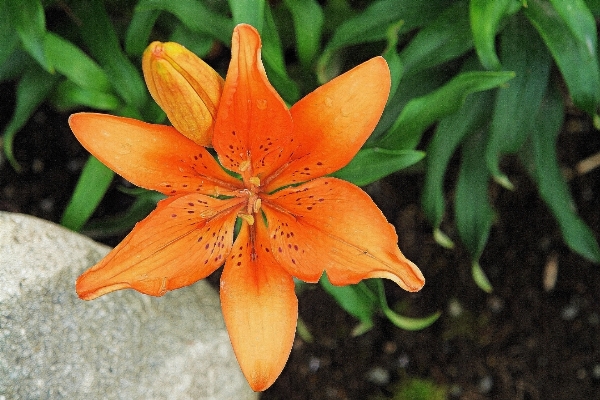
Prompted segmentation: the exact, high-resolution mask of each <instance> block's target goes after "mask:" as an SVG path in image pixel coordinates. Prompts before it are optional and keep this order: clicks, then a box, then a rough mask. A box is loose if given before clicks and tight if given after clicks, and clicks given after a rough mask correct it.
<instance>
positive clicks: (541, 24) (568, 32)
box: [524, 0, 600, 116]
mask: <svg viewBox="0 0 600 400" xmlns="http://www.w3.org/2000/svg"><path fill="white" fill-rule="evenodd" d="M527 4H528V6H527V8H524V12H525V15H527V17H528V18H529V20H530V21H531V23H532V24H533V25H534V26H535V28H536V29H537V30H538V32H539V34H540V36H541V37H542V39H543V40H544V42H545V43H546V46H548V49H549V50H550V52H551V53H552V56H553V57H554V60H555V61H556V64H557V65H558V68H559V69H560V71H561V73H562V75H563V77H564V79H565V82H566V84H567V86H568V88H569V92H570V94H571V96H572V97H573V102H574V103H575V105H576V106H577V107H579V108H581V109H582V110H584V111H585V112H587V113H588V114H589V115H590V116H594V115H595V114H596V109H597V107H598V104H599V103H600V72H599V70H598V58H597V54H596V51H597V32H596V25H595V22H594V17H593V16H592V14H591V13H590V11H589V10H588V8H587V7H586V5H585V3H584V2H583V1H582V0H552V1H550V2H549V1H547V0H528V2H527Z"/></svg>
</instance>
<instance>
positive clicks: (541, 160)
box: [522, 90, 600, 263]
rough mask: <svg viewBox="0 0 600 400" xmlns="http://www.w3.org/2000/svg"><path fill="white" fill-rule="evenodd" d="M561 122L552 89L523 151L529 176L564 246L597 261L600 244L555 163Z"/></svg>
mask: <svg viewBox="0 0 600 400" xmlns="http://www.w3.org/2000/svg"><path fill="white" fill-rule="evenodd" d="M562 123H563V104H562V99H561V98H560V93H558V91H557V90H552V91H550V93H549V96H547V98H546V101H545V103H544V105H543V107H542V108H541V109H540V111H539V113H538V115H537V118H536V120H535V124H534V127H533V130H532V134H531V146H532V147H531V149H530V151H524V152H523V154H522V156H523V158H524V159H525V160H527V158H528V157H529V158H531V157H532V158H533V160H532V162H530V163H529V167H530V171H531V172H532V176H533V177H534V179H535V180H536V182H537V184H538V189H539V191H540V195H541V197H542V199H544V201H545V202H546V204H548V206H549V207H550V210H551V211H552V214H554V216H555V217H556V220H557V221H558V224H559V226H560V230H561V232H562V234H563V237H564V239H565V241H566V243H567V245H568V246H569V247H570V248H571V249H572V250H573V251H575V252H577V253H579V254H580V255H582V256H583V257H585V258H587V259H588V260H590V261H593V262H596V263H598V262H600V247H598V242H597V241H596V239H595V238H594V233H593V232H592V231H591V230H590V228H589V227H588V226H587V225H586V224H585V223H584V222H583V221H582V220H581V218H579V216H578V215H577V213H576V211H575V206H574V202H573V199H572V198H571V195H570V193H569V187H568V186H567V184H566V182H565V180H564V178H563V176H562V174H561V171H560V167H559V165H558V160H557V156H556V140H557V137H558V134H559V133H560V130H561V127H562Z"/></svg>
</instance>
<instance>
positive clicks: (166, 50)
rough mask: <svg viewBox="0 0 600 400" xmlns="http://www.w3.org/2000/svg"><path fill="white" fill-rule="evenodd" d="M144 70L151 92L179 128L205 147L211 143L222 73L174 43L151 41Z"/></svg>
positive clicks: (145, 55) (143, 60) (144, 61)
mask: <svg viewBox="0 0 600 400" xmlns="http://www.w3.org/2000/svg"><path fill="white" fill-rule="evenodd" d="M142 69H143V71H144V78H145V80H146V84H147V85H148V90H149V91H150V94H151V95H152V97H153V98H154V100H155V101H156V102H157V103H158V105H159V106H160V107H161V108H162V109H163V110H164V111H165V113H166V114H167V117H168V118H169V121H171V123H172V124H173V126H174V127H175V129H177V130H178V131H179V132H180V133H182V134H183V135H184V136H186V137H187V138H188V139H190V140H192V141H194V142H195V143H197V144H199V145H201V146H210V145H211V143H212V135H213V125H214V119H215V116H216V113H217V108H218V106H219V101H220V98H221V92H222V91H223V82H224V81H223V79H222V78H221V77H220V76H219V74H218V73H217V72H216V71H215V70H214V69H212V68H211V67H210V66H209V65H208V64H206V63H205V62H204V61H202V60H201V59H200V58H198V57H197V56H196V55H195V54H194V53H192V52H191V51H189V50H187V49H186V48H185V47H183V46H181V45H180V44H177V43H173V42H167V43H161V42H153V43H151V44H150V45H149V46H148V48H147V49H146V51H145V52H144V55H143V57H142ZM190 116H193V117H190Z"/></svg>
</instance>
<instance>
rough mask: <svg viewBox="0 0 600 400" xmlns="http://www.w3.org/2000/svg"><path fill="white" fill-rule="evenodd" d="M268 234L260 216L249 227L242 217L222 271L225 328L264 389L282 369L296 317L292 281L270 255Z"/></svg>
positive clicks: (255, 384) (253, 382) (248, 372)
mask: <svg viewBox="0 0 600 400" xmlns="http://www.w3.org/2000/svg"><path fill="white" fill-rule="evenodd" d="M251 229H256V231H251ZM254 232H256V234H255V237H252V236H254ZM267 235H268V233H267V232H266V228H265V227H264V224H263V223H262V221H260V222H258V223H257V224H254V225H253V226H252V227H251V228H250V227H249V226H248V224H246V223H244V224H243V226H242V229H241V231H240V234H239V236H238V237H237V239H236V241H235V243H234V244H233V251H232V252H231V255H230V256H229V257H228V258H227V261H226V262H225V268H224V269H223V275H222V276H221V305H222V307H223V316H224V318H225V324H226V326H227V331H228V332H229V337H230V339H231V344H232V346H233V350H234V352H235V355H236V357H237V359H238V362H239V364H240V367H241V369H242V372H243V373H244V375H245V376H246V379H247V380H248V383H249V384H250V387H252V389H253V390H255V391H262V390H265V389H267V388H268V387H269V386H271V384H272V383H273V382H274V381H275V379H277V377H278V376H279V374H280V373H281V371H282V370H283V367H284V366H285V363H286V361H287V359H288V356H289V354H290V351H291V349H292V343H293V341H294V335H295V333H296V322H297V320H298V300H297V298H296V294H295V292H294V281H293V280H292V277H291V276H290V275H289V274H288V273H287V272H286V271H285V270H284V269H283V268H281V267H280V266H279V265H278V264H277V262H276V261H275V260H274V259H273V256H272V255H271V253H270V251H269V247H268V246H269V239H268V236H267Z"/></svg>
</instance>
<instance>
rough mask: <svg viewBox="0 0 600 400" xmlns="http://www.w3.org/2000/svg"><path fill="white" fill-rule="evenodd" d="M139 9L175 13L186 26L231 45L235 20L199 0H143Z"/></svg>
mask: <svg viewBox="0 0 600 400" xmlns="http://www.w3.org/2000/svg"><path fill="white" fill-rule="evenodd" d="M135 10H136V12H137V11H151V10H160V11H166V12H168V13H171V14H173V15H175V16H176V17H177V18H178V19H179V20H180V21H181V22H183V24H185V26H187V27H188V28H189V29H191V30H192V31H195V32H200V33H205V34H208V35H210V36H212V37H214V38H215V39H217V40H219V41H221V42H223V43H225V44H226V45H227V46H231V32H233V27H234V24H233V21H232V20H231V19H229V18H226V17H225V16H223V15H221V14H217V13H215V12H213V11H212V10H210V9H209V8H208V7H206V6H205V5H204V4H202V3H201V2H200V1H197V0H141V1H140V2H139V3H138V5H137V6H136V7H135Z"/></svg>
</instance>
